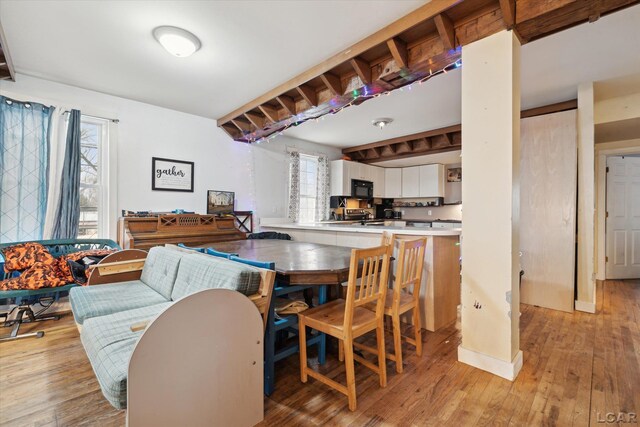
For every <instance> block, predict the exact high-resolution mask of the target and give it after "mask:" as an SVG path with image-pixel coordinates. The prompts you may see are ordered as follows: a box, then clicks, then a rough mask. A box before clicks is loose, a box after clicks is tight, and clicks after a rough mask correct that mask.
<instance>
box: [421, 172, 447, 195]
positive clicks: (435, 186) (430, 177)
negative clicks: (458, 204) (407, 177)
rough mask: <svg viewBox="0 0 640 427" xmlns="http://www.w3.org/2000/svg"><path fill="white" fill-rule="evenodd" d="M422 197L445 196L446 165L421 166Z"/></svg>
mask: <svg viewBox="0 0 640 427" xmlns="http://www.w3.org/2000/svg"><path fill="white" fill-rule="evenodd" d="M419 191H420V197H444V165H440V164H434V165H423V166H420V190H419Z"/></svg>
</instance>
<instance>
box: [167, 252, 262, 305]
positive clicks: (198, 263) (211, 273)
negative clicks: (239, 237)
mask: <svg viewBox="0 0 640 427" xmlns="http://www.w3.org/2000/svg"><path fill="white" fill-rule="evenodd" d="M218 288H221V289H231V290H233V291H238V292H240V293H243V294H245V295H253V294H255V293H256V292H258V289H259V288H260V272H259V270H258V269H257V268H254V267H250V266H248V265H243V264H240V263H237V262H233V261H229V260H226V259H223V258H218V257H212V256H209V255H202V254H197V253H194V254H190V255H185V256H184V257H183V258H182V261H180V268H179V269H178V277H176V283H175V286H174V287H173V292H172V294H171V299H172V300H174V301H176V300H178V299H180V298H182V297H184V296H187V295H191V294H193V293H195V292H198V291H201V290H204V289H218Z"/></svg>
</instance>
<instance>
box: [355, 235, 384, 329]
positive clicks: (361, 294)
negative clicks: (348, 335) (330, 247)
mask: <svg viewBox="0 0 640 427" xmlns="http://www.w3.org/2000/svg"><path fill="white" fill-rule="evenodd" d="M390 259H391V246H388V245H383V246H379V247H375V248H368V249H353V250H352V251H351V264H350V269H349V282H348V284H347V298H346V302H345V316H344V322H345V323H344V330H351V325H352V323H353V311H354V309H355V308H356V307H360V306H362V305H365V304H369V303H372V302H375V303H376V316H379V317H380V318H381V317H382V315H383V310H384V299H385V296H386V291H387V283H388V278H389V262H390ZM360 272H361V277H360V280H359V286H358V273H360ZM356 288H358V289H356Z"/></svg>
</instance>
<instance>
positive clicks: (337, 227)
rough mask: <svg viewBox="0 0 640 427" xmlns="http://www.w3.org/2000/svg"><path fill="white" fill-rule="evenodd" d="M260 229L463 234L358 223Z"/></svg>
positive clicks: (420, 234) (275, 225)
mask: <svg viewBox="0 0 640 427" xmlns="http://www.w3.org/2000/svg"><path fill="white" fill-rule="evenodd" d="M260 228H267V229H275V230H315V231H338V232H339V231H342V232H351V233H378V234H381V233H382V232H383V231H390V232H393V233H395V234H409V235H412V236H459V235H460V234H461V232H462V229H461V228H426V227H412V226H404V227H397V226H380V225H377V226H376V225H361V224H358V223H355V224H354V223H351V224H336V223H312V224H296V223H285V224H271V225H269V224H262V225H261V226H260Z"/></svg>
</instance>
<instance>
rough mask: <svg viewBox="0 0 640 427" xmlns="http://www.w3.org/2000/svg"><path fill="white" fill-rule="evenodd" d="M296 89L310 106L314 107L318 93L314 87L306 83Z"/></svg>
mask: <svg viewBox="0 0 640 427" xmlns="http://www.w3.org/2000/svg"><path fill="white" fill-rule="evenodd" d="M296 90H297V91H298V93H299V94H300V96H302V98H303V99H304V100H305V101H307V103H308V104H309V105H310V106H312V107H316V106H317V105H318V94H317V93H316V91H315V89H314V88H312V87H311V86H307V85H300V86H298V87H297V88H296Z"/></svg>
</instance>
